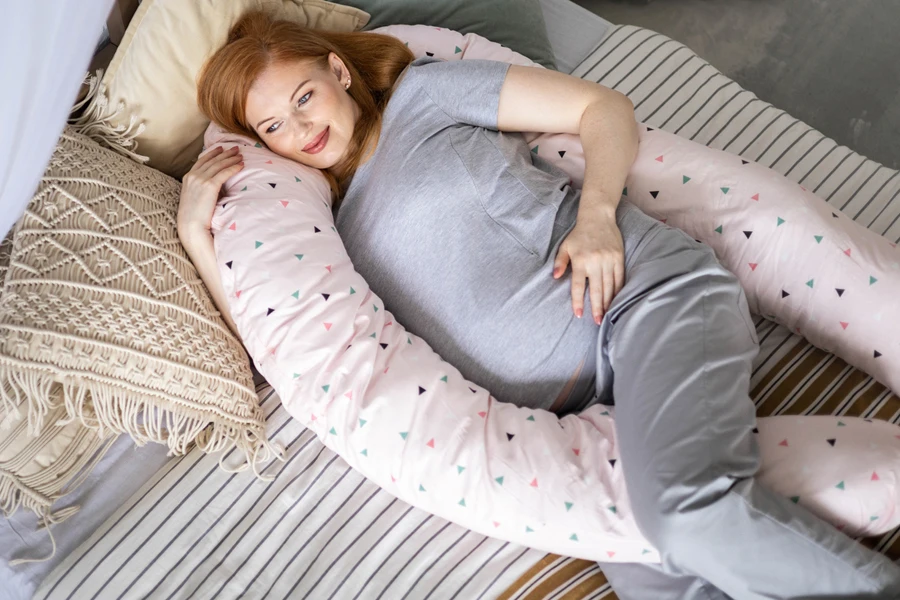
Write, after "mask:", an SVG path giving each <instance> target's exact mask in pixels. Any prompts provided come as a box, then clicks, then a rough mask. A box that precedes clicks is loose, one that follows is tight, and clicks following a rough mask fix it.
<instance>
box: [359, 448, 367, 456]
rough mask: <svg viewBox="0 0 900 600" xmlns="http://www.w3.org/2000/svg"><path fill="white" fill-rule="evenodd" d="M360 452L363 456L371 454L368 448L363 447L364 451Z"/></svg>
mask: <svg viewBox="0 0 900 600" xmlns="http://www.w3.org/2000/svg"><path fill="white" fill-rule="evenodd" d="M360 454H362V455H363V456H368V455H369V451H368V450H366V449H365V448H363V449H362V452H360Z"/></svg>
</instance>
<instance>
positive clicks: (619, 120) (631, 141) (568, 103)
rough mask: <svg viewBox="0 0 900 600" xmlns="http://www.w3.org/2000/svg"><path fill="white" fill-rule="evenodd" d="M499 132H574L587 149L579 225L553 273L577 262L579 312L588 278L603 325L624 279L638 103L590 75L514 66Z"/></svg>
mask: <svg viewBox="0 0 900 600" xmlns="http://www.w3.org/2000/svg"><path fill="white" fill-rule="evenodd" d="M497 129H499V130H500V131H535V132H541V133H544V132H547V133H577V134H578V135H579V136H580V137H581V145H582V148H583V150H584V162H585V167H584V185H583V186H582V191H581V201H580V204H579V208H578V217H577V221H576V226H575V229H573V230H572V232H571V233H570V234H569V236H568V237H567V238H566V240H565V241H564V243H563V245H562V246H561V248H560V252H559V255H558V256H557V259H556V264H555V266H554V277H559V276H561V275H562V273H564V272H565V269H566V266H567V264H568V263H569V262H570V261H571V263H572V276H573V278H572V307H573V310H574V311H575V314H576V315H578V316H579V317H580V316H581V314H582V312H583V308H584V306H583V305H584V291H585V287H586V286H585V279H588V280H589V281H590V284H591V285H590V293H591V296H590V298H591V308H592V309H593V316H594V319H595V321H597V322H598V323H599V321H600V319H601V318H602V316H603V314H604V313H605V311H606V310H607V309H608V308H609V304H610V302H611V301H612V298H613V296H614V295H615V294H616V293H618V292H619V290H620V289H621V288H622V285H624V283H625V273H624V270H625V268H624V249H623V244H622V239H621V233H620V232H619V231H618V227H617V226H616V222H615V215H616V207H617V206H618V204H619V199H620V198H621V195H622V188H623V187H624V186H625V180H626V178H627V176H628V171H629V170H630V169H631V165H632V164H633V163H634V160H635V158H636V157H637V150H638V127H637V122H636V121H635V117H634V105H633V104H632V102H631V100H630V99H629V98H628V97H627V96H626V95H624V94H622V93H621V92H617V91H615V90H612V89H610V88H607V87H605V86H603V85H600V84H598V83H594V82H592V81H585V80H583V79H578V78H577V77H573V76H571V75H566V74H564V73H559V72H557V71H552V70H550V69H542V68H538V67H523V66H520V65H510V67H509V70H508V71H507V74H506V79H505V80H504V82H503V86H502V88H501V90H500V100H499V108H498V114H497Z"/></svg>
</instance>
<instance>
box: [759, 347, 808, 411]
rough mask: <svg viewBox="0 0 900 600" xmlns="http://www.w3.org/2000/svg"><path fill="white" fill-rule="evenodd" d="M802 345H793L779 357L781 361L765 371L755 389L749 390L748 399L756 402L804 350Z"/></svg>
mask: <svg viewBox="0 0 900 600" xmlns="http://www.w3.org/2000/svg"><path fill="white" fill-rule="evenodd" d="M805 347H806V346H804V345H803V344H802V343H800V344H797V345H795V346H794V347H793V348H791V349H790V350H788V351H787V354H785V355H784V356H782V357H781V359H780V360H779V361H778V362H777V363H776V364H775V365H774V366H773V367H771V368H769V369H768V371H766V374H765V375H764V376H763V378H762V380H761V381H760V382H759V383H757V384H756V387H755V388H753V389H752V390H750V397H751V398H753V400H754V401H756V400H758V399H759V397H760V396H761V395H762V394H763V391H764V390H765V389H766V388H768V387H769V384H771V383H772V382H773V381H775V380H776V379H777V378H778V377H779V373H781V372H782V371H783V370H784V369H786V368H787V366H788V365H789V364H790V363H791V362H793V360H794V359H795V358H796V357H797V355H798V354H799V353H800V352H801V351H802V350H803V349H804V348H805Z"/></svg>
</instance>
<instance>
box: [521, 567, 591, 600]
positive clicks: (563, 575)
mask: <svg viewBox="0 0 900 600" xmlns="http://www.w3.org/2000/svg"><path fill="white" fill-rule="evenodd" d="M596 564H597V563H596V562H591V561H588V560H581V559H577V560H573V561H572V562H570V563H569V564H567V565H566V566H564V567H563V568H561V569H559V570H558V571H556V572H555V573H552V574H551V575H549V576H547V577H545V578H543V579H541V582H540V584H538V586H537V587H535V588H534V589H532V590H531V591H530V592H528V595H527V596H525V598H524V600H544V598H546V597H547V596H549V595H550V592H552V591H553V590H555V589H556V588H558V587H560V586H561V585H563V584H564V583H565V582H567V581H569V580H570V579H572V578H573V577H577V576H578V575H580V574H581V573H582V572H584V571H586V570H588V569H591V568H593V567H594V566H595V565H596Z"/></svg>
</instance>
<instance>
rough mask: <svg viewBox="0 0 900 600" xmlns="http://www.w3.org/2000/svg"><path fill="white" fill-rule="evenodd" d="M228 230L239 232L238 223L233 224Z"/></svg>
mask: <svg viewBox="0 0 900 600" xmlns="http://www.w3.org/2000/svg"><path fill="white" fill-rule="evenodd" d="M228 229H230V230H232V231H237V223H236V222H235V223H232V224H231V225H230V226H229V227H228Z"/></svg>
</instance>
